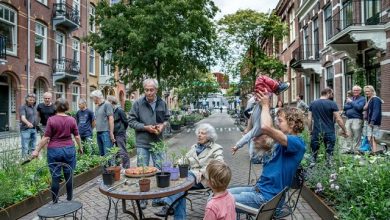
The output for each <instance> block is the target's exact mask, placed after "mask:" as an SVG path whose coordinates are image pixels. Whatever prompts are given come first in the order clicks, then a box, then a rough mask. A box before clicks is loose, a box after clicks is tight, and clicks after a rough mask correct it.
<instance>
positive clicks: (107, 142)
mask: <svg viewBox="0 0 390 220" xmlns="http://www.w3.org/2000/svg"><path fill="white" fill-rule="evenodd" d="M91 98H92V99H93V101H94V103H95V105H96V110H95V116H96V138H97V144H98V146H99V151H100V155H101V156H104V155H106V153H107V151H108V149H109V148H111V147H112V145H113V143H114V142H115V137H114V116H113V114H114V111H113V109H112V105H111V103H109V102H107V101H106V100H105V99H104V97H103V94H102V92H101V91H100V90H95V91H93V92H92V93H91Z"/></svg>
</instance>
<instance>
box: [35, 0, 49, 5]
mask: <svg viewBox="0 0 390 220" xmlns="http://www.w3.org/2000/svg"><path fill="white" fill-rule="evenodd" d="M37 2H40V3H42V4H44V5H47V0H37Z"/></svg>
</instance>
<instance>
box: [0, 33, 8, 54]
mask: <svg viewBox="0 0 390 220" xmlns="http://www.w3.org/2000/svg"><path fill="white" fill-rule="evenodd" d="M6 40H7V38H6V37H4V36H3V35H0V59H3V60H5V59H7V44H6V43H7V41H6Z"/></svg>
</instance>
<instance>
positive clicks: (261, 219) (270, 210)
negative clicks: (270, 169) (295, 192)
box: [256, 187, 288, 220]
mask: <svg viewBox="0 0 390 220" xmlns="http://www.w3.org/2000/svg"><path fill="white" fill-rule="evenodd" d="M287 190H288V188H287V187H285V188H284V189H283V190H282V191H281V192H280V193H278V194H277V195H276V196H274V197H273V198H272V199H271V200H269V201H268V202H266V203H264V204H263V205H261V206H260V208H259V212H258V213H257V215H256V220H268V219H269V220H271V219H273V217H274V215H275V211H276V208H277V207H278V204H279V202H280V201H281V199H282V198H283V197H284V195H285V193H286V191H287Z"/></svg>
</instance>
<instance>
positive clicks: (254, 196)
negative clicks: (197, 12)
mask: <svg viewBox="0 0 390 220" xmlns="http://www.w3.org/2000/svg"><path fill="white" fill-rule="evenodd" d="M228 191H229V192H230V193H231V194H232V195H233V197H234V199H235V200H236V202H238V203H241V204H244V205H247V206H250V207H253V208H256V209H258V208H260V206H261V205H262V204H263V203H266V202H267V200H266V199H264V196H263V195H262V194H261V193H260V192H257V191H256V190H255V188H254V187H253V186H243V187H234V188H230V189H228ZM236 211H237V212H242V211H241V210H237V209H236Z"/></svg>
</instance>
